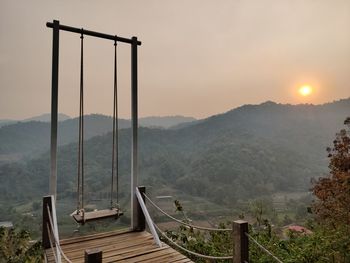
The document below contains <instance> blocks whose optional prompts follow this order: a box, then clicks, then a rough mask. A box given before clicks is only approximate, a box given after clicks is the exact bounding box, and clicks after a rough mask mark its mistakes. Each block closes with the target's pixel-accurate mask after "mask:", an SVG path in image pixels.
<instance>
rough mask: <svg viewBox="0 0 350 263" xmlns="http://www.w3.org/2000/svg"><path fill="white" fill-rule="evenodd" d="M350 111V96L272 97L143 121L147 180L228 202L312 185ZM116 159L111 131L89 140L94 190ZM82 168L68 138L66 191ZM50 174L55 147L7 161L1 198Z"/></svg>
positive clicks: (40, 186)
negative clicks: (170, 123) (151, 124)
mask: <svg viewBox="0 0 350 263" xmlns="http://www.w3.org/2000/svg"><path fill="white" fill-rule="evenodd" d="M348 116H350V99H345V100H340V101H335V102H332V103H327V104H323V105H284V104H277V103H274V102H265V103H262V104H259V105H244V106H242V107H239V108H236V109H233V110H231V111H228V112H226V113H223V114H219V115H216V116H212V117H209V118H207V119H204V120H201V121H198V122H195V123H193V124H192V125H189V126H186V127H184V128H180V129H155V128H140V129H139V164H140V169H139V170H140V172H139V174H140V183H142V184H144V185H146V186H147V187H150V188H151V189H154V191H159V189H165V188H168V189H177V190H179V191H183V192H185V193H188V194H191V195H196V196H201V197H204V198H207V199H210V200H212V201H215V202H218V203H222V204H226V205H234V204H235V203H236V202H237V201H239V200H242V199H243V200H244V199H247V198H254V197H257V196H261V195H267V194H268V195H270V194H272V193H275V192H277V191H295V190H304V191H307V190H308V189H309V187H310V178H311V177H317V176H320V175H323V174H324V173H326V172H327V153H326V147H327V146H330V145H331V144H332V141H333V139H334V136H335V133H336V132H338V131H339V130H340V129H341V128H343V125H342V124H343V122H344V120H345V118H346V117H348ZM71 121H72V120H71ZM0 131H1V130H0ZM67 132H68V130H67ZM130 134H131V132H130V129H123V130H121V131H120V137H119V138H120V141H119V167H120V174H121V178H120V182H121V191H122V193H123V194H124V195H125V194H126V193H127V191H128V190H129V185H128V182H129V176H130V144H131V138H130V136H131V135H130ZM0 145H1V144H0ZM110 166H111V134H110V133H107V134H105V135H102V136H95V137H91V138H90V139H89V140H87V141H86V143H85V167H86V169H85V170H86V180H87V182H88V183H87V187H86V189H87V192H89V193H90V194H92V193H95V194H96V193H103V192H105V191H106V189H107V188H108V185H109V184H110ZM76 170H77V145H76V143H70V144H67V145H62V146H61V147H59V153H58V175H59V181H58V192H59V194H60V196H61V197H62V198H64V197H66V198H70V197H72V196H74V195H75V189H76V186H75V181H76ZM48 174H49V158H48V154H45V155H43V156H41V157H40V158H35V159H33V160H29V161H28V162H27V163H26V164H19V163H12V164H5V165H2V166H0V180H1V181H2V182H3V183H2V185H1V186H0V199H2V198H4V200H11V199H17V200H18V199H21V198H33V197H34V196H39V197H40V196H41V195H43V194H45V193H46V192H47V188H48ZM9 185H11V187H9ZM26 189H28V190H26ZM18 193H20V194H18Z"/></svg>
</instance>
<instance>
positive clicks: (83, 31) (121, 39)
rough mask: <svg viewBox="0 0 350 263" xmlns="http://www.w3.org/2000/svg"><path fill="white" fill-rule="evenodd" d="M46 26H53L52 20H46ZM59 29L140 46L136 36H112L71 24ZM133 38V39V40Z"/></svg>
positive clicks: (61, 26)
mask: <svg viewBox="0 0 350 263" xmlns="http://www.w3.org/2000/svg"><path fill="white" fill-rule="evenodd" d="M46 26H47V27H49V28H53V23H52V22H47V23H46ZM59 29H60V30H63V31H68V32H73V33H78V34H84V35H88V36H93V37H98V38H104V39H109V40H113V41H115V40H116V41H118V42H123V43H128V44H133V43H134V41H136V43H137V45H138V46H141V41H138V40H137V38H136V37H133V38H131V39H130V38H124V37H119V36H116V35H115V36H113V35H109V34H105V33H100V32H95V31H91V30H86V29H83V28H76V27H71V26H65V25H61V24H60V25H59ZM134 39H135V40H134Z"/></svg>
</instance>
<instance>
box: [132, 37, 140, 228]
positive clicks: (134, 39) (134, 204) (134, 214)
mask: <svg viewBox="0 0 350 263" xmlns="http://www.w3.org/2000/svg"><path fill="white" fill-rule="evenodd" d="M137 104H138V100H137V37H132V44H131V119H132V129H131V130H132V141H131V182H130V184H131V229H133V230H136V228H137V224H138V221H139V219H138V218H139V216H140V214H139V213H138V202H137V199H136V195H135V190H136V187H137V179H138V138H137V137H138V136H137V129H138V114H137V111H138V109H137V108H138V107H137Z"/></svg>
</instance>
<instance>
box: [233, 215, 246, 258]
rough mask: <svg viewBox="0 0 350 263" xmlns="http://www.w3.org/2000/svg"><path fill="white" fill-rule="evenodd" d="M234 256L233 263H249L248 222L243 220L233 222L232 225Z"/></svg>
mask: <svg viewBox="0 0 350 263" xmlns="http://www.w3.org/2000/svg"><path fill="white" fill-rule="evenodd" d="M232 229H233V242H234V248H233V250H234V254H233V263H246V262H249V243H248V237H247V236H246V234H245V233H248V222H246V221H243V220H237V221H234V222H233V224H232Z"/></svg>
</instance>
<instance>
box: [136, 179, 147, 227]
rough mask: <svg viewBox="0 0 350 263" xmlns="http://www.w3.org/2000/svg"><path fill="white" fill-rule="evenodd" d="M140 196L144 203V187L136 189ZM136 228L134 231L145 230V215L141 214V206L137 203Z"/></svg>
mask: <svg viewBox="0 0 350 263" xmlns="http://www.w3.org/2000/svg"><path fill="white" fill-rule="evenodd" d="M138 189H139V191H140V194H141V196H142V199H143V201H144V202H145V203H146V199H145V196H144V195H143V194H145V193H146V187H144V186H139V187H138ZM137 215H138V217H137V226H136V229H135V230H137V231H144V230H145V229H146V220H145V215H144V214H143V212H142V209H141V206H140V204H139V202H137Z"/></svg>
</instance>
